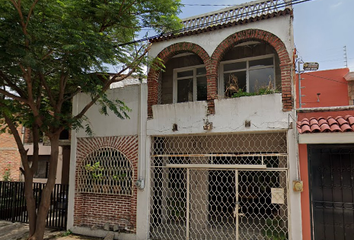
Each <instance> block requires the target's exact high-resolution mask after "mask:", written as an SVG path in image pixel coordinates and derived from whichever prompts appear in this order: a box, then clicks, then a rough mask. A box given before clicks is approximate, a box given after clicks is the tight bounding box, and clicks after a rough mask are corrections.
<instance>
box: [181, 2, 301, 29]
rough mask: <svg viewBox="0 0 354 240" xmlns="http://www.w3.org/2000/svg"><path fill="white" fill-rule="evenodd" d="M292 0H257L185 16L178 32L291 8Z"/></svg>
mask: <svg viewBox="0 0 354 240" xmlns="http://www.w3.org/2000/svg"><path fill="white" fill-rule="evenodd" d="M295 1H296V0H295ZM292 2H293V0H258V1H253V2H248V3H244V4H241V5H236V6H232V7H228V8H223V9H221V10H218V11H214V12H209V13H206V14H202V15H198V16H193V17H190V18H185V19H182V24H183V25H184V27H183V29H182V30H181V31H180V32H185V31H191V30H196V29H203V28H206V27H209V26H213V25H219V24H226V23H231V22H236V21H240V20H245V19H249V18H255V17H259V16H262V15H267V14H272V13H275V12H278V11H282V10H284V9H286V8H288V9H292Z"/></svg>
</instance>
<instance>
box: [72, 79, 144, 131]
mask: <svg viewBox="0 0 354 240" xmlns="http://www.w3.org/2000/svg"><path fill="white" fill-rule="evenodd" d="M143 86H145V85H143ZM140 88H141V85H131V86H126V87H124V88H115V89H111V90H109V91H108V93H107V94H108V97H109V98H110V99H111V100H114V99H119V100H121V101H123V102H124V103H125V104H126V105H127V106H128V107H129V108H130V109H131V112H127V114H128V115H129V119H120V118H118V117H117V116H116V115H115V114H114V113H113V112H111V111H110V110H109V111H108V113H109V115H108V116H106V115H104V114H100V112H99V109H100V107H99V105H94V106H92V107H91V108H90V109H89V110H88V112H87V113H86V114H85V115H86V117H87V118H88V119H89V124H90V127H91V129H92V131H93V136H95V137H102V136H127V135H136V134H138V132H137V129H138V121H139V120H138V119H139V111H140V108H139V96H140V91H141V89H140ZM89 100H90V97H89V96H87V95H84V94H79V95H78V96H77V97H75V99H74V105H75V106H74V114H76V113H77V112H78V111H80V110H81V109H82V108H83V107H84V106H85V105H84V104H86V103H87V102H88V101H89ZM84 124H85V123H84ZM86 136H87V134H86V133H85V131H84V129H80V130H78V131H77V137H86Z"/></svg>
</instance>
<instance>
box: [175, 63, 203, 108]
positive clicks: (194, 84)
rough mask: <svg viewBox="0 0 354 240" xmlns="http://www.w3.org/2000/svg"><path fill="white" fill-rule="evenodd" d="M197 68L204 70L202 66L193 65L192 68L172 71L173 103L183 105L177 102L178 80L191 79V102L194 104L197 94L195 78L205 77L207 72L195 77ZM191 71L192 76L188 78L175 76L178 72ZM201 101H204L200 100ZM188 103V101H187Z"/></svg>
mask: <svg viewBox="0 0 354 240" xmlns="http://www.w3.org/2000/svg"><path fill="white" fill-rule="evenodd" d="M198 68H205V65H204V64H201V65H194V66H188V67H183V68H174V69H173V103H183V102H178V101H177V100H178V81H179V80H184V79H190V78H193V101H191V102H196V101H198V100H197V96H198V92H197V90H198V89H197V78H198V77H206V76H207V72H206V71H205V74H201V75H197V69H198ZM190 70H192V71H193V76H188V77H180V78H178V77H177V74H178V73H179V72H186V71H190ZM201 101H206V100H201ZM187 102H189V101H187Z"/></svg>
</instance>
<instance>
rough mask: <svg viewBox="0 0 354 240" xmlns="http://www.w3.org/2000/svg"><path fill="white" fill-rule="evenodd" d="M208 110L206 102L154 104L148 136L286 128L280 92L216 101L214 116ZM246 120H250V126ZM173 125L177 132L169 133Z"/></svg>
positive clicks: (285, 114) (286, 114) (148, 124)
mask: <svg viewBox="0 0 354 240" xmlns="http://www.w3.org/2000/svg"><path fill="white" fill-rule="evenodd" d="M207 108H208V106H207V103H206V102H205V101H203V102H202V101H201V102H187V103H177V104H165V105H154V106H153V114H154V118H153V119H149V120H148V123H147V134H148V135H166V134H167V135H168V134H176V135H179V134H188V133H190V134H202V133H231V132H258V131H272V130H283V129H287V128H288V124H289V123H288V121H289V118H288V114H290V113H288V112H283V111H282V98H281V94H280V93H276V94H269V95H261V96H250V97H241V98H231V99H219V100H215V110H216V111H215V114H214V115H208V113H207ZM206 121H208V122H212V124H213V127H212V129H211V130H210V131H208V130H204V129H203V126H204V125H205V123H206ZM245 121H250V126H249V127H247V126H245ZM173 124H177V127H178V131H173V130H172V127H173Z"/></svg>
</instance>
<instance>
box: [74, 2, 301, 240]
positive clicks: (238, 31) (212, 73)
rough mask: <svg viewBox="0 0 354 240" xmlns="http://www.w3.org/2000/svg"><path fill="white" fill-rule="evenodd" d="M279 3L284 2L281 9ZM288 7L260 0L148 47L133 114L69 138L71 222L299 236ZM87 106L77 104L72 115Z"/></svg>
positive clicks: (202, 235)
mask: <svg viewBox="0 0 354 240" xmlns="http://www.w3.org/2000/svg"><path fill="white" fill-rule="evenodd" d="M280 2H281V4H280ZM292 21H293V10H292V7H291V5H290V4H289V3H287V1H256V2H251V3H246V4H243V5H240V6H236V7H232V8H227V9H223V10H220V11H217V12H212V13H208V14H204V15H201V16H196V17H193V18H189V19H184V20H183V24H184V29H183V30H182V31H181V32H180V33H175V34H167V35H162V36H159V37H156V38H154V39H152V40H151V42H152V43H153V45H152V47H151V50H150V52H149V56H150V57H153V58H159V59H161V60H162V61H163V63H164V65H165V66H166V68H165V69H164V71H161V70H159V69H158V68H151V69H150V70H149V72H148V77H147V84H141V85H132V86H127V87H125V88H118V89H112V90H110V92H109V95H110V97H112V99H114V98H119V99H120V100H122V101H124V102H125V103H126V104H127V105H128V107H130V108H131V109H132V112H131V113H129V116H130V119H126V120H120V119H117V118H115V117H114V115H113V114H111V115H112V116H111V115H110V116H101V115H99V114H98V108H93V109H91V110H90V111H89V112H88V114H87V117H88V119H90V123H91V126H92V129H93V132H94V136H88V135H86V134H85V132H84V131H83V130H82V131H78V132H76V133H74V134H72V142H71V143H72V145H71V146H72V152H71V158H72V159H76V161H72V162H71V166H70V169H71V170H70V171H71V172H70V179H71V180H70V193H69V196H70V201H69V211H68V212H69V214H70V215H69V222H68V227H69V228H70V229H71V230H72V231H73V232H76V233H81V234H88V235H95V236H104V235H105V234H107V232H105V231H104V230H103V229H106V230H117V232H116V233H115V237H116V238H118V237H119V238H120V239H141V240H142V239H166V240H167V239H171V240H172V239H173V240H175V239H218V240H220V239H239V240H241V239H265V238H270V239H272V238H273V239H301V238H302V224H301V211H299V209H301V193H300V192H299V191H297V190H293V181H299V180H300V172H299V168H298V166H299V164H298V158H297V129H296V125H295V122H296V111H295V108H294V99H295V98H294V86H295V83H294V77H295V76H294V62H293V50H294V43H293V27H292ZM87 101H88V98H87V97H86V96H84V95H80V96H78V97H77V98H76V99H75V101H74V113H76V112H77V111H79V109H80V107H82V106H83V105H84V103H85V102H87Z"/></svg>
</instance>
